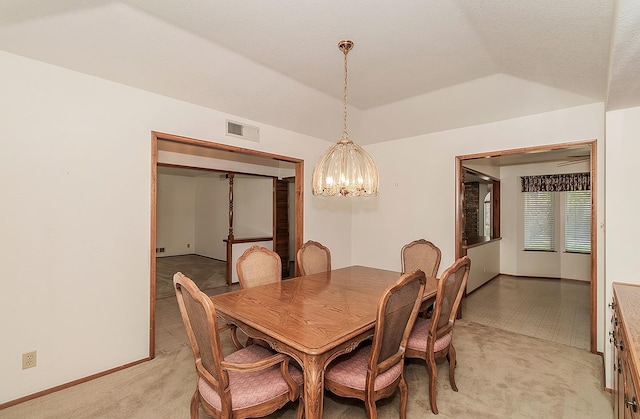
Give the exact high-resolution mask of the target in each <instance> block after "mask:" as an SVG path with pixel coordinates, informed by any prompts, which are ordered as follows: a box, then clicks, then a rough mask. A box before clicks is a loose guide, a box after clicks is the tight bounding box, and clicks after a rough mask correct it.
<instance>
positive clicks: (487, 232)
mask: <svg viewBox="0 0 640 419" xmlns="http://www.w3.org/2000/svg"><path fill="white" fill-rule="evenodd" d="M482 235H483V236H486V237H490V236H491V192H488V193H487V195H486V196H485V197H484V231H483V234H482Z"/></svg>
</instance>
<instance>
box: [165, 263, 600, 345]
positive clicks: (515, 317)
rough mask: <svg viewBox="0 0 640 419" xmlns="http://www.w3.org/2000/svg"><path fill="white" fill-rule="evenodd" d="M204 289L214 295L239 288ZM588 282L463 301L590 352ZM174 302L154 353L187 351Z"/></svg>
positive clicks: (486, 315) (552, 283)
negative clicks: (181, 348)
mask: <svg viewBox="0 0 640 419" xmlns="http://www.w3.org/2000/svg"><path fill="white" fill-rule="evenodd" d="M237 287H238V286H237V285H232V286H231V287H230V288H227V287H226V286H225V287H220V288H216V289H211V290H206V292H207V293H208V294H210V295H213V294H217V293H220V292H226V291H227V290H229V289H231V290H234V289H237ZM589 293H590V287H589V283H588V282H581V281H567V280H557V279H543V278H522V277H520V278H515V277H510V276H504V275H500V276H498V277H496V278H494V279H493V280H491V281H490V282H489V283H488V284H485V285H484V286H482V287H480V288H479V289H477V290H475V291H474V292H472V293H471V294H469V295H468V296H467V298H465V299H464V300H463V307H462V309H463V317H464V318H465V319H468V320H470V321H474V322H476V323H481V324H485V325H488V326H493V327H496V328H499V329H503V330H509V331H512V332H516V333H521V334H523V335H528V336H534V337H538V338H540V339H544V340H549V341H553V342H558V343H562V344H565V345H568V346H572V347H576V348H580V349H585V350H589V348H590V342H589V339H590V325H589V314H590V313H589V312H590V307H589ZM188 344H189V343H188V340H187V335H186V333H185V331H184V325H183V324H182V319H181V318H180V312H179V310H178V303H177V301H176V299H175V297H169V298H162V299H159V300H156V352H157V353H163V352H171V351H173V350H175V349H177V348H179V347H182V346H188Z"/></svg>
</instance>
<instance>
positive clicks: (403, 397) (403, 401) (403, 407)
mask: <svg viewBox="0 0 640 419" xmlns="http://www.w3.org/2000/svg"><path fill="white" fill-rule="evenodd" d="M408 399H409V389H408V387H407V381H406V380H405V379H404V373H403V374H402V377H401V378H400V419H406V418H407V400H408Z"/></svg>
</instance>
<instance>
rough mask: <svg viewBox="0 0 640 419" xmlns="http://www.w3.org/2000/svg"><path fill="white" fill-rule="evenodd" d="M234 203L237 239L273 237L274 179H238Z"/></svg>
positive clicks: (235, 182)
mask: <svg viewBox="0 0 640 419" xmlns="http://www.w3.org/2000/svg"><path fill="white" fill-rule="evenodd" d="M233 201H234V205H233V235H234V237H235V238H236V239H243V238H255V237H272V236H273V179H269V178H256V177H254V178H248V177H238V178H237V179H236V180H235V181H234V185H233ZM227 202H228V201H227ZM227 224H228V223H227Z"/></svg>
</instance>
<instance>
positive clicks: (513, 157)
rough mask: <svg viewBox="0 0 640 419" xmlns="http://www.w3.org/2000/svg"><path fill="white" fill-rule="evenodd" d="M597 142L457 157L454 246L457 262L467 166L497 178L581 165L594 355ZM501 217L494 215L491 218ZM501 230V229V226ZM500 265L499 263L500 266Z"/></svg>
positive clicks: (462, 240) (461, 241)
mask: <svg viewBox="0 0 640 419" xmlns="http://www.w3.org/2000/svg"><path fill="white" fill-rule="evenodd" d="M596 150H597V141H595V140H593V141H582V142H573V143H561V144H553V145H547V146H536V147H528V148H520V149H512V150H499V151H492V152H486V153H477V154H470V155H463V156H457V157H456V225H455V230H456V231H455V235H456V236H455V243H456V248H455V251H456V258H459V257H462V256H464V255H466V253H467V249H468V247H467V245H466V242H465V234H464V229H465V212H464V200H465V199H464V192H465V185H464V176H465V172H466V169H467V167H468V166H471V167H472V168H473V169H475V170H478V169H480V171H484V170H482V169H483V168H485V169H487V170H486V171H487V172H492V173H493V174H494V176H496V177H497V178H499V177H500V175H499V173H500V168H501V167H505V166H514V165H530V164H538V163H540V164H542V163H549V162H557V166H559V167H560V166H563V165H568V164H574V163H582V164H584V165H586V166H588V171H589V174H590V179H591V220H590V227H591V233H590V242H591V252H590V256H589V262H588V263H589V281H590V315H589V319H590V350H591V352H592V353H597V338H596V336H597V305H596V301H597V289H598V288H597V286H598V283H597V213H596V208H597V207H596V202H597V181H596V179H597V170H596V169H597V165H596V162H597V158H596V157H597V155H596ZM496 217H498V219H499V217H500V215H499V214H494V215H493V218H494V219H496ZM503 228H504V226H503ZM500 264H502V261H501V262H500Z"/></svg>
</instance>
